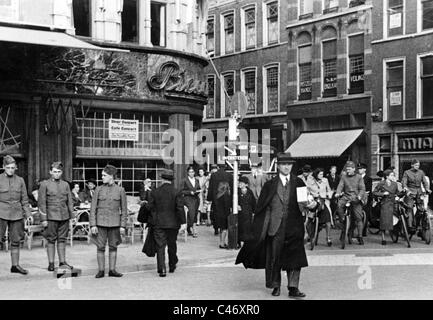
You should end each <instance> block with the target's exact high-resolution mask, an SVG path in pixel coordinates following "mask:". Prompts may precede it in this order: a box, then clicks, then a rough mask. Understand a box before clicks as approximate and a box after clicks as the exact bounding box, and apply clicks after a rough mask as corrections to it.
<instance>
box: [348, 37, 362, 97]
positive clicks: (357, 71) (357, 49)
mask: <svg viewBox="0 0 433 320" xmlns="http://www.w3.org/2000/svg"><path fill="white" fill-rule="evenodd" d="M349 73H350V77H349V83H350V87H349V94H356V93H362V92H364V35H363V34H361V35H356V36H352V37H349Z"/></svg>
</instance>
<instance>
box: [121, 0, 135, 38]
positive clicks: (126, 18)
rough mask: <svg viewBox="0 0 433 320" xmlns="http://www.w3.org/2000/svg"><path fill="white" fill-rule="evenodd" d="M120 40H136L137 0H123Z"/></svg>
mask: <svg viewBox="0 0 433 320" xmlns="http://www.w3.org/2000/svg"><path fill="white" fill-rule="evenodd" d="M122 41H127V42H138V3H137V0H124V1H123V11H122Z"/></svg>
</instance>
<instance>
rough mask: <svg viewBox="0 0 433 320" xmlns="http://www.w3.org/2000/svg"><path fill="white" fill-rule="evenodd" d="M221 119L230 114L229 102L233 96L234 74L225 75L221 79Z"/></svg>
mask: <svg viewBox="0 0 433 320" xmlns="http://www.w3.org/2000/svg"><path fill="white" fill-rule="evenodd" d="M222 78H223V79H222V80H223V83H222V86H221V87H222V89H223V90H222V97H221V118H224V117H229V116H230V113H231V109H230V102H231V100H232V98H233V96H234V94H235V74H234V72H230V73H226V74H224V75H223V77H222Z"/></svg>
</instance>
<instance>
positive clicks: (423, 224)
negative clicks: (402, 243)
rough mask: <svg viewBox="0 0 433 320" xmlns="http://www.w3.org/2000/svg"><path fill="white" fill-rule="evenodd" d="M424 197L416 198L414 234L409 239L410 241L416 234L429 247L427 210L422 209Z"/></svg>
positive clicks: (429, 226) (423, 195) (429, 228)
mask: <svg viewBox="0 0 433 320" xmlns="http://www.w3.org/2000/svg"><path fill="white" fill-rule="evenodd" d="M425 196H426V195H425V194H422V195H419V196H417V197H416V200H415V208H416V212H415V213H414V217H413V218H414V222H415V229H416V230H415V232H414V233H411V234H410V236H409V237H410V239H412V236H413V235H414V234H415V233H417V235H418V236H419V237H420V238H421V239H422V240H423V241H425V243H426V244H428V245H429V244H430V242H431V221H430V217H429V214H428V212H427V209H426V208H425V207H424V201H423V200H424V197H425Z"/></svg>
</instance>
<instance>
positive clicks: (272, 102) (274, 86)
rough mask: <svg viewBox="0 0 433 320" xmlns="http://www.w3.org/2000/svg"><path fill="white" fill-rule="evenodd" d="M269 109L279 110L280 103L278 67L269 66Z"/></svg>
mask: <svg viewBox="0 0 433 320" xmlns="http://www.w3.org/2000/svg"><path fill="white" fill-rule="evenodd" d="M266 93H267V97H266V98H267V109H268V110H267V111H268V112H277V111H278V109H279V105H278V67H269V68H267V70H266Z"/></svg>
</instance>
